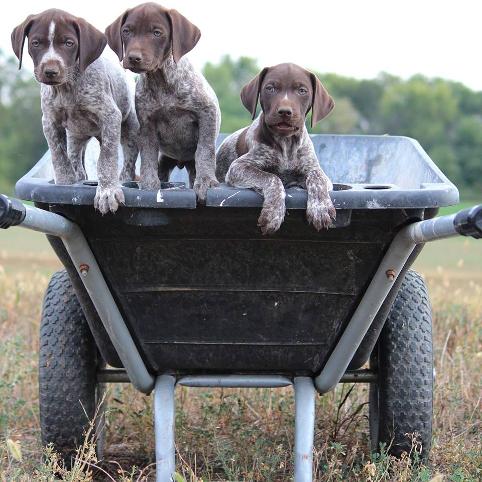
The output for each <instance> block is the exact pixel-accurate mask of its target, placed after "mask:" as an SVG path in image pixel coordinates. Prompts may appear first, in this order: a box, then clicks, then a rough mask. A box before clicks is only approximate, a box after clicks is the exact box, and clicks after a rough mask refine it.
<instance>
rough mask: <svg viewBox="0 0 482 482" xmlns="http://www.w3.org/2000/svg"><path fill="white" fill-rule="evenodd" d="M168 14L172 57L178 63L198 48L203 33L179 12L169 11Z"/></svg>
mask: <svg viewBox="0 0 482 482" xmlns="http://www.w3.org/2000/svg"><path fill="white" fill-rule="evenodd" d="M166 14H167V18H168V19H169V22H170V23H171V39H172V57H173V58H174V62H176V63H177V62H179V59H180V58H181V57H182V56H183V55H186V54H187V53H188V52H190V51H191V50H192V49H193V48H194V47H195V46H196V44H197V43H198V42H199V39H200V38H201V31H200V30H199V29H198V28H197V27H196V25H194V24H192V23H191V22H190V21H189V20H188V19H187V18H186V17H184V15H181V14H180V13H179V12H178V11H177V10H174V9H172V10H168V11H167V12H166Z"/></svg>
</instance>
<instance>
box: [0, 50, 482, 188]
mask: <svg viewBox="0 0 482 482" xmlns="http://www.w3.org/2000/svg"><path fill="white" fill-rule="evenodd" d="M259 70H260V69H259V66H258V65H257V63H256V60H255V59H252V58H249V57H240V58H239V59H232V58H231V57H230V56H224V57H223V58H222V59H221V60H220V61H219V62H218V63H217V64H214V63H211V62H208V63H207V64H206V65H205V66H204V70H203V71H204V75H205V76H206V78H207V80H208V81H209V83H210V84H211V86H212V87H213V89H214V91H215V92H216V94H217V96H218V98H219V102H220V106H221V111H222V124H221V130H222V132H233V131H235V130H236V129H239V128H241V127H244V126H246V125H248V124H249V122H250V115H249V113H248V112H247V111H246V109H245V108H244V107H243V105H242V104H241V101H240V98H239V93H240V90H241V88H242V87H243V85H245V84H246V83H247V82H248V81H249V80H250V79H252V78H253V77H254V76H255V75H256V73H257V72H258V71H259ZM318 75H319V76H320V78H321V79H322V81H323V83H324V84H325V86H326V87H327V89H328V90H329V91H330V93H331V94H332V96H333V97H334V98H335V101H336V107H335V110H334V111H333V113H332V114H331V115H330V116H329V117H328V118H327V119H326V120H324V121H323V122H321V123H320V124H319V125H318V126H315V128H314V129H313V131H314V132H324V133H335V134H391V135H405V136H410V137H414V138H416V139H417V140H419V142H420V143H421V144H422V146H423V147H424V148H425V149H426V150H427V152H428V153H429V155H430V156H431V157H432V158H433V160H434V161H435V162H436V163H437V164H438V165H439V167H440V168H441V169H442V170H443V171H444V172H445V174H446V175H447V176H448V177H449V178H450V179H451V180H452V181H453V182H455V183H456V184H457V186H458V187H459V188H460V189H461V190H462V192H467V193H469V196H470V197H476V196H477V195H480V192H481V191H482V92H475V91H472V90H470V89H469V88H468V87H466V86H464V85H463V84H461V83H459V82H453V81H447V80H443V79H428V78H426V77H424V76H422V75H415V76H413V77H412V78H410V79H408V80H402V79H400V78H398V77H395V76H392V75H390V74H387V73H381V74H380V75H379V76H378V77H376V78H375V79H369V80H368V79H364V80H359V79H354V78H349V77H343V76H340V75H337V74H332V73H328V74H320V73H319V74H318ZM45 149H46V143H45V140H44V138H43V135H42V129H41V112H40V101H39V87H38V85H37V84H36V82H35V81H34V80H33V78H32V77H31V75H30V74H29V73H28V72H25V73H23V72H18V71H17V70H16V62H14V60H13V59H11V58H7V56H6V55H5V54H2V53H1V52H0V191H2V190H7V191H10V190H11V188H12V186H13V184H14V183H15V181H16V180H17V179H18V178H19V177H20V176H21V175H23V174H24V173H25V172H26V171H27V170H28V169H29V168H30V167H31V166H32V165H33V164H34V163H35V161H36V160H37V159H39V157H40V156H41V155H42V154H43V152H44V151H45Z"/></svg>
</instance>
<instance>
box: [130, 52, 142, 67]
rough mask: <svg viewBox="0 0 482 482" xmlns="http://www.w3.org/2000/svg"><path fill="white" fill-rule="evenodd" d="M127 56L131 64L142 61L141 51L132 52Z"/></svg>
mask: <svg viewBox="0 0 482 482" xmlns="http://www.w3.org/2000/svg"><path fill="white" fill-rule="evenodd" d="M127 58H128V59H129V62H130V63H131V64H139V63H141V62H142V55H141V54H140V53H139V52H130V53H129V55H128V57H127Z"/></svg>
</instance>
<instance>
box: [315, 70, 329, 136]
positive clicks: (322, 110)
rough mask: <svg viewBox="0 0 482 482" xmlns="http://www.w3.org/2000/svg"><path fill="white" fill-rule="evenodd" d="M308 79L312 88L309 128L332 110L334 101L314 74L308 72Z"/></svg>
mask: <svg viewBox="0 0 482 482" xmlns="http://www.w3.org/2000/svg"><path fill="white" fill-rule="evenodd" d="M310 77H311V85H312V87H313V99H312V101H311V112H312V113H311V127H313V126H314V125H315V124H316V123H318V122H320V120H321V119H324V118H325V117H326V116H327V115H328V114H329V113H330V112H331V111H332V110H333V107H335V101H334V100H333V99H332V97H331V95H330V94H329V93H328V91H327V90H326V89H325V87H323V84H322V83H321V82H320V79H318V77H316V75H315V74H312V73H311V72H310Z"/></svg>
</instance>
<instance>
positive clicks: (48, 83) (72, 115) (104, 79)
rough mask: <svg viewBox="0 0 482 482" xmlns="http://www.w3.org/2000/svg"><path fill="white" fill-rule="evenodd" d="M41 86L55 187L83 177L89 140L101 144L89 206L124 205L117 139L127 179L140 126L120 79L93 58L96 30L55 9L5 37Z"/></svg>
mask: <svg viewBox="0 0 482 482" xmlns="http://www.w3.org/2000/svg"><path fill="white" fill-rule="evenodd" d="M26 37H27V38H28V52H29V54H30V56H31V57H32V59H33V62H34V66H35V70H34V72H35V78H36V79H37V80H38V81H39V82H40V83H41V105H42V125H43V130H44V134H45V137H46V139H47V143H48V145H49V148H50V151H51V154H52V164H53V167H54V172H55V182H56V184H73V183H75V182H78V181H80V180H82V179H86V173H85V167H84V153H85V148H86V145H87V143H88V141H89V140H90V139H91V138H92V137H95V138H97V139H98V141H99V143H100V146H101V147H100V156H99V159H98V163H97V173H98V186H97V192H96V196H95V200H94V205H95V207H96V208H97V209H98V210H99V211H100V212H101V213H103V214H105V213H106V212H108V211H109V210H110V211H116V210H117V208H118V206H119V203H123V202H124V194H123V192H122V189H121V186H120V183H119V180H118V173H117V165H118V164H117V162H118V154H117V149H118V145H119V142H121V143H122V147H123V151H124V160H125V162H124V168H123V170H122V174H121V179H122V180H131V179H134V170H135V162H136V159H137V155H138V147H137V143H136V135H137V131H138V128H139V124H138V122H137V118H136V115H135V110H134V107H133V105H132V101H131V98H130V95H129V88H128V85H127V82H126V79H125V74H124V72H123V71H122V69H121V68H120V67H119V66H116V65H114V64H113V63H111V62H109V61H107V60H106V59H100V58H99V56H100V55H101V53H102V51H103V50H104V47H105V46H106V44H107V41H106V38H105V36H104V34H103V33H102V32H99V31H98V30H97V29H96V28H95V27H93V26H92V25H90V24H89V23H87V22H86V21H85V20H84V19H82V18H78V17H74V16H73V15H71V14H69V13H67V12H64V11H62V10H56V9H51V10H46V11H44V12H42V13H39V14H38V15H30V16H28V17H27V19H26V20H25V21H24V22H22V23H21V24H20V25H18V26H17V27H15V29H14V30H13V32H12V47H13V51H14V52H15V55H16V56H17V57H18V59H19V68H21V66H22V52H23V47H24V42H25V38H26Z"/></svg>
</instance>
